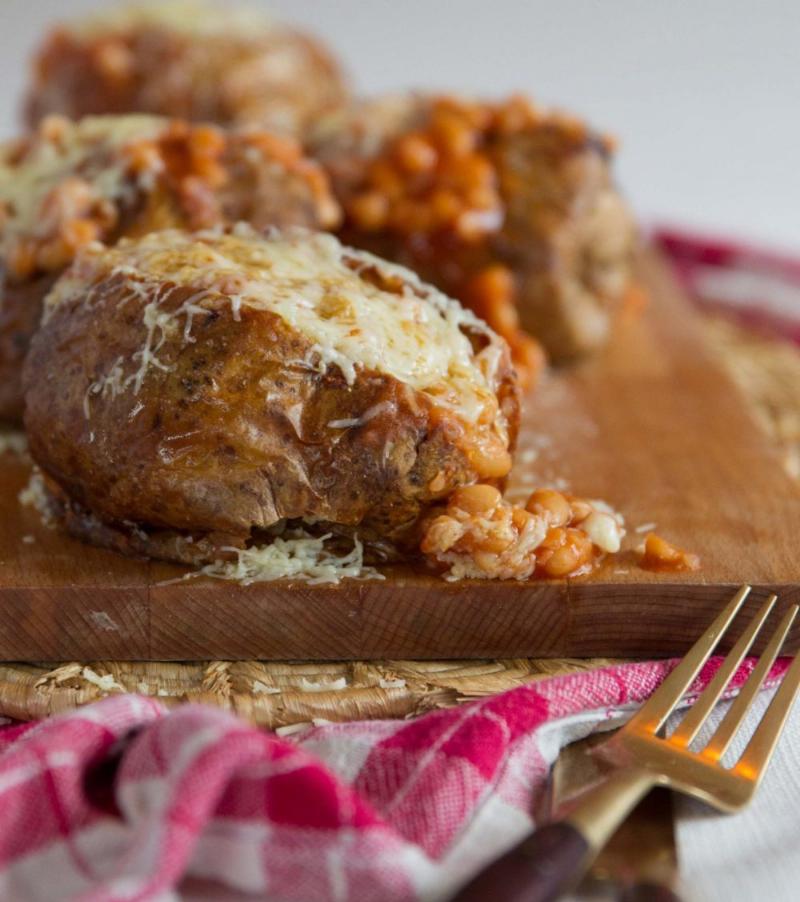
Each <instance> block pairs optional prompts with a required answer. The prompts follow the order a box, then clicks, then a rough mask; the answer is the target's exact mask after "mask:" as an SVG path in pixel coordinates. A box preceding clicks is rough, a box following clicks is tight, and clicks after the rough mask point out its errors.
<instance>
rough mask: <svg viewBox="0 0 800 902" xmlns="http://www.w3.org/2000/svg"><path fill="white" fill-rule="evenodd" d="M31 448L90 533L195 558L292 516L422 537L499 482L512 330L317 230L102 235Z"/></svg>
mask: <svg viewBox="0 0 800 902" xmlns="http://www.w3.org/2000/svg"><path fill="white" fill-rule="evenodd" d="M24 383H25V392H26V414H25V425H26V429H27V431H28V436H29V443H30V451H31V454H32V456H33V458H34V460H35V461H36V462H37V464H38V465H39V467H40V468H41V469H42V471H43V473H44V476H45V478H46V481H47V486H48V490H49V492H50V497H51V500H52V504H53V508H54V510H56V511H57V514H58V516H59V517H60V518H61V519H62V520H63V521H64V522H65V523H66V525H67V526H68V528H69V529H71V530H72V531H73V532H74V533H77V534H79V535H82V536H83V537H84V538H85V539H88V540H89V541H92V542H96V543H99V544H103V545H106V546H110V547H113V548H116V549H117V550H120V551H124V552H129V553H138V554H146V555H150V556H153V557H159V558H165V559H170V560H177V561H183V562H191V563H199V562H204V561H209V560H213V559H215V558H219V557H220V556H221V555H223V554H225V553H226V552H225V551H224V549H228V550H229V551H230V549H232V548H243V547H245V546H246V544H247V543H248V542H249V541H251V540H255V539H256V538H257V537H258V534H259V533H262V532H263V531H265V530H269V529H270V528H271V527H273V526H275V525H276V524H279V523H281V522H282V521H285V520H290V521H303V522H304V524H306V525H309V526H310V527H311V528H313V527H314V526H316V528H318V529H320V530H325V531H331V530H333V531H336V532H340V533H343V534H347V533H349V532H352V531H353V530H355V529H357V530H358V535H359V536H360V537H361V538H363V539H365V540H367V541H368V542H370V541H371V542H377V543H389V544H391V545H392V546H394V547H397V548H402V547H404V546H413V545H414V543H415V542H416V541H417V540H418V535H417V530H418V526H419V523H420V520H421V518H422V516H423V515H424V514H425V512H426V511H427V510H428V509H430V508H431V506H432V505H434V504H435V503H436V502H437V501H441V500H442V499H444V498H446V497H448V495H449V494H450V493H451V491H452V490H453V489H454V488H455V487H457V486H461V485H467V484H471V483H476V482H488V483H490V484H495V485H502V484H503V482H504V479H505V477H506V474H507V473H508V471H509V470H510V467H511V451H512V449H513V445H514V440H515V436H516V432H517V426H518V420H519V393H518V388H517V384H516V380H515V375H514V372H513V369H512V367H511V363H510V357H509V350H508V347H507V345H506V343H505V342H504V341H503V340H502V339H501V338H499V337H498V336H497V335H496V334H495V333H493V332H492V331H491V330H490V329H489V328H488V327H487V326H486V325H485V324H484V323H483V322H482V321H480V320H479V319H477V318H476V317H475V316H474V315H473V314H472V313H471V312H470V311H468V310H465V309H463V308H462V307H461V306H460V305H459V304H458V303H457V302H456V301H452V300H450V299H449V298H447V297H445V296H444V295H443V294H441V293H440V292H439V291H437V290H436V289H434V288H431V287H429V286H427V285H425V284H424V283H422V282H421V281H420V280H419V279H418V278H417V277H416V276H415V275H414V274H412V273H411V272H409V271H407V270H404V269H401V268H400V267H397V266H394V265H392V264H389V263H386V262H384V261H382V260H380V259H378V258H375V257H373V256H371V255H369V254H367V253H364V252H360V251H355V250H351V249H349V248H346V247H343V246H342V245H341V244H339V242H338V240H337V239H336V238H335V237H333V236H332V235H328V234H323V233H311V232H307V231H305V230H289V231H288V232H278V231H275V232H273V233H271V234H269V235H268V236H266V237H264V236H261V235H259V234H257V233H256V232H254V231H253V230H252V229H250V228H249V227H245V226H241V225H240V226H237V227H236V228H235V229H233V230H232V231H231V230H228V231H221V230H213V231H205V232H198V233H194V234H190V233H186V232H180V231H177V230H172V231H165V232H161V233H153V234H150V235H147V236H145V237H143V238H141V239H138V240H129V239H123V240H122V241H121V242H119V243H118V244H117V245H116V246H115V247H113V248H108V249H106V248H102V247H98V246H92V247H89V248H86V249H85V250H84V251H83V252H82V253H81V254H79V256H78V258H77V259H76V261H75V262H74V264H73V265H72V266H71V267H70V269H69V270H68V271H67V272H66V273H65V274H64V275H63V276H62V277H61V278H60V280H59V281H58V283H57V284H56V285H55V287H54V289H53V291H52V292H51V294H50V295H49V297H48V300H47V307H46V310H45V314H44V317H43V322H42V326H41V328H40V330H39V331H38V333H37V334H36V336H35V338H34V340H33V343H32V345H31V350H30V353H29V355H28V359H27V362H26V366H25V371H24Z"/></svg>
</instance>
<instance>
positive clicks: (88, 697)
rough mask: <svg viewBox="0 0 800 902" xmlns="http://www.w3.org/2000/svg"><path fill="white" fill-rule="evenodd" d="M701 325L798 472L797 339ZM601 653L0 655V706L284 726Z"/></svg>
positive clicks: (419, 706)
mask: <svg viewBox="0 0 800 902" xmlns="http://www.w3.org/2000/svg"><path fill="white" fill-rule="evenodd" d="M708 334H709V338H710V340H711V342H712V345H713V346H714V347H715V348H716V349H717V350H718V351H719V353H720V355H721V357H722V359H723V360H724V361H725V363H726V365H727V367H728V368H729V370H730V372H731V374H732V375H733V377H734V379H735V380H736V382H737V383H738V384H739V386H740V387H741V389H742V390H743V392H744V395H745V397H746V398H747V399H749V401H750V402H751V404H752V406H753V408H754V410H755V412H756V416H757V417H758V419H759V422H760V423H761V424H762V425H763V427H764V429H765V430H766V431H767V433H768V434H769V435H771V436H772V437H773V438H774V440H775V443H776V445H777V447H778V448H779V449H780V452H781V455H782V457H783V460H784V463H785V466H786V468H787V469H788V471H789V472H790V473H792V475H794V476H795V477H797V478H800V392H798V386H800V349H798V348H796V347H795V346H793V345H789V344H786V343H782V342H777V341H773V340H770V339H767V338H761V337H758V336H755V335H753V334H751V333H749V332H745V331H744V330H742V329H741V328H739V327H738V326H735V325H733V324H732V323H730V322H728V321H727V320H723V319H717V318H712V319H709V320H708ZM605 663H608V661H607V660H605V659H590V660H575V659H569V660H565V659H546V660H534V659H515V660H500V661H385V662H363V661H356V662H349V663H322V664H314V663H296V664H292V663H277V664H276V663H266V662H259V661H239V662H229V661H211V662H208V661H206V662H199V663H187V664H172V663H137V662H133V663H122V662H111V661H94V662H70V663H61V664H40V665H32V664H0V714H3V715H6V716H8V717H13V718H18V719H20V720H29V719H33V718H41V717H46V716H47V715H50V714H57V713H59V712H61V711H65V710H68V709H70V708H74V707H76V706H77V705H82V704H86V703H88V702H92V701H96V700H97V699H98V698H101V697H102V696H104V695H107V694H109V693H113V692H126V691H127V692H138V693H140V694H143V695H151V696H156V697H158V698H159V699H160V700H161V701H163V702H164V703H165V704H167V705H176V704H180V703H182V702H186V701H195V702H205V703H207V704H213V705H218V706H220V707H223V708H228V709H229V710H231V711H234V712H235V713H237V714H239V715H240V716H242V717H245V718H246V719H248V720H250V721H252V722H254V723H256V724H258V725H261V726H265V727H270V728H273V729H278V730H279V731H283V732H289V731H292V730H296V729H301V728H302V727H303V726H304V725H306V724H311V723H314V722H320V721H346V720H356V719H359V720H360V719H366V718H381V717H386V718H402V717H413V716H414V715H417V714H422V713H424V712H425V711H429V710H431V709H433V708H440V707H449V706H451V705H457V704H460V703H461V702H464V701H468V700H470V699H473V698H478V697H480V696H485V695H491V694H493V693H496V692H501V691H503V690H504V689H510V688H512V687H514V686H519V685H521V684H523V683H526V682H530V681H531V680H535V679H540V678H542V677H544V676H551V675H554V674H563V673H572V672H575V671H576V670H586V669H589V668H592V667H597V666H601V665H603V664H605Z"/></svg>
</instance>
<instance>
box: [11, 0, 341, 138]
mask: <svg viewBox="0 0 800 902" xmlns="http://www.w3.org/2000/svg"><path fill="white" fill-rule="evenodd" d="M346 96H347V87H346V84H345V79H344V77H343V74H342V72H341V69H340V67H339V64H338V62H337V61H336V60H335V58H334V57H333V55H332V53H331V52H330V51H329V50H328V48H326V47H325V46H324V45H323V44H322V43H321V42H320V41H318V40H317V39H316V38H312V37H310V36H308V35H306V34H303V33H302V32H299V31H296V30H295V29H293V28H288V27H286V26H285V25H282V24H281V23H278V22H275V21H274V20H272V18H271V17H269V16H267V15H264V14H263V12H262V11H261V10H258V9H256V8H247V7H235V6H234V7H233V8H231V7H230V6H228V5H223V4H222V3H218V2H216V3H215V2H208V0H150V2H147V3H138V4H136V3H134V4H129V5H123V6H114V7H112V8H111V9H104V10H102V11H100V12H95V13H94V14H92V15H90V16H87V17H85V18H81V19H76V20H75V21H73V22H66V23H63V24H61V25H59V26H58V27H56V28H55V29H54V30H53V31H52V32H50V34H49V35H48V36H47V38H46V39H45V41H44V43H43V44H42V46H41V47H40V48H39V50H38V52H37V54H36V57H35V60H34V66H33V79H32V84H31V87H30V89H29V92H28V97H27V104H26V109H25V113H26V119H27V121H28V125H29V126H31V127H34V126H35V125H37V123H38V122H39V121H40V120H41V119H42V118H43V117H44V116H46V115H50V114H52V113H58V114H61V115H64V116H69V117H70V118H72V119H80V118H81V117H83V116H89V115H93V114H97V113H115V114H119V113H156V114H158V115H162V116H175V117H179V118H181V119H189V120H192V121H195V122H216V123H218V124H220V125H237V124H238V125H241V124H250V125H256V126H258V127H261V128H267V129H269V130H270V131H273V132H278V133H280V134H286V135H294V136H299V135H300V134H301V133H302V132H303V130H304V129H305V128H306V126H307V125H308V124H309V123H310V122H311V121H313V120H314V119H315V118H316V117H318V116H319V115H321V114H322V113H324V112H326V111H329V110H331V109H333V108H335V107H337V106H339V105H340V104H341V103H343V102H344V100H345V98H346Z"/></svg>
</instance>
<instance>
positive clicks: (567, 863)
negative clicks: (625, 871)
mask: <svg viewBox="0 0 800 902" xmlns="http://www.w3.org/2000/svg"><path fill="white" fill-rule="evenodd" d="M588 853H589V843H588V842H587V841H586V839H585V838H584V836H583V834H582V833H581V832H580V831H579V830H578V829H577V828H575V827H573V826H572V824H569V823H567V822H566V821H560V822H556V823H552V824H546V825H545V826H544V827H540V828H539V829H538V830H537V831H536V832H535V833H534V834H533V836H530V837H528V838H527V839H525V840H523V841H522V842H521V843H520V844H519V845H517V846H515V847H514V848H513V849H511V850H510V851H509V852H506V854H505V855H503V857H502V858H498V859H497V861H495V862H493V863H492V864H490V865H489V867H487V868H486V869H485V870H483V871H481V872H480V874H478V875H477V877H474V878H473V879H472V880H471V881H470V882H469V883H468V884H467V885H466V886H465V887H463V888H462V889H461V891H460V892H459V893H458V894H457V895H456V896H455V897H454V899H453V902H486V900H487V899H491V900H492V902H552V900H554V899H558V898H559V896H561V895H562V894H563V893H565V892H566V891H567V890H568V889H569V888H570V886H571V885H572V883H573V882H574V881H575V880H576V879H577V878H578V877H580V876H581V874H582V873H583V864H584V862H585V859H586V856H587V854H588Z"/></svg>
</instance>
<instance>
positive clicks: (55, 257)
mask: <svg viewBox="0 0 800 902" xmlns="http://www.w3.org/2000/svg"><path fill="white" fill-rule="evenodd" d="M338 218H339V209H338V205H337V204H336V202H335V201H334V200H333V198H332V196H331V194H330V192H329V190H328V183H327V179H326V177H325V175H324V173H323V172H322V170H321V169H320V168H319V166H317V165H316V164H315V163H313V162H311V161H310V160H308V159H307V158H305V157H304V156H303V155H302V152H301V149H300V147H299V145H298V144H297V143H296V142H294V141H293V140H292V139H284V138H276V137H275V136H273V135H270V134H268V133H266V132H263V131H261V130H258V129H230V130H223V129H220V128H217V127H215V126H207V125H189V124H188V123H186V122H184V121H181V120H170V119H164V118H161V117H158V116H143V115H131V116H95V117H88V118H86V119H82V120H81V121H80V122H76V123H73V122H70V121H68V120H66V119H63V118H61V117H50V118H48V119H47V120H45V121H44V122H43V123H42V124H41V126H40V127H39V129H38V130H37V131H36V132H35V133H34V134H32V135H30V136H28V137H26V138H23V139H21V140H19V141H12V142H9V143H8V144H5V145H3V146H0V274H2V279H0V418H3V419H8V420H19V418H20V417H21V413H22V393H21V387H20V376H19V374H20V370H21V367H22V361H23V359H24V356H25V353H26V351H27V348H28V344H29V342H30V337H31V335H32V334H33V332H34V331H35V329H36V327H37V325H38V322H39V318H40V315H41V308H42V299H43V297H44V295H45V294H46V293H47V291H48V290H49V288H50V287H51V285H52V284H53V282H54V280H55V278H56V277H57V276H58V275H59V274H60V273H61V272H62V271H63V270H64V268H65V267H66V266H67V265H69V263H70V262H71V261H72V259H73V258H74V256H75V254H76V253H77V252H78V251H79V250H80V249H81V248H82V247H84V246H86V245H87V244H89V243H91V242H92V241H95V240H101V241H104V242H106V243H113V242H114V241H116V240H118V239H119V238H120V237H121V236H124V235H131V236H135V235H143V234H146V233H147V232H149V231H153V230H156V229H165V228H170V227H176V228H194V229H198V228H208V227H212V226H217V225H226V224H232V223H235V222H237V221H239V220H244V221H247V222H249V223H251V224H252V225H253V226H255V227H256V228H259V229H261V228H266V227H268V226H273V225H277V226H295V225H299V226H307V227H309V228H330V227H331V226H333V225H335V224H336V223H337V222H338Z"/></svg>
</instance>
